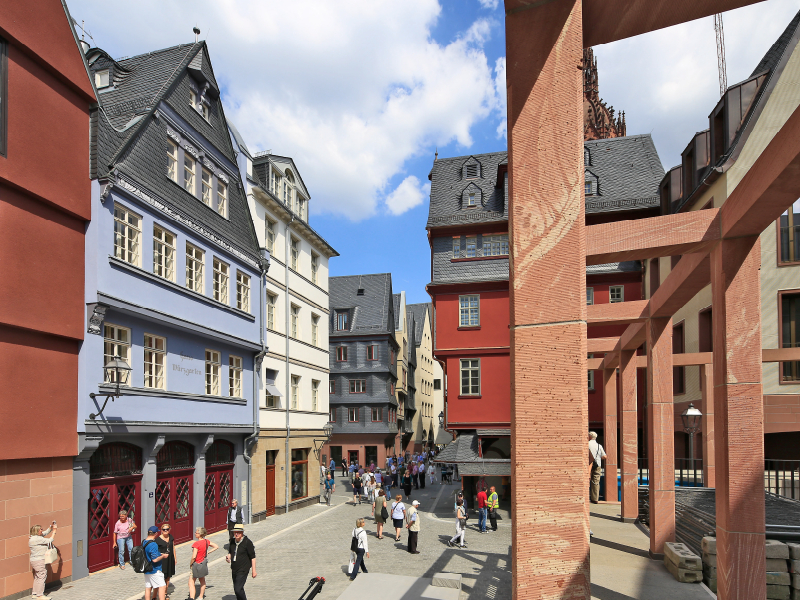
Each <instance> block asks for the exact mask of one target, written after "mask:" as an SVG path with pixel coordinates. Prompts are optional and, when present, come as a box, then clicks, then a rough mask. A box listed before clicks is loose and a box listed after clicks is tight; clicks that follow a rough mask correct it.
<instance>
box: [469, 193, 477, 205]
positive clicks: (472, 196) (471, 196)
mask: <svg viewBox="0 0 800 600" xmlns="http://www.w3.org/2000/svg"><path fill="white" fill-rule="evenodd" d="M467 206H469V207H473V208H474V207H475V206H477V204H476V203H475V192H470V193H469V196H467Z"/></svg>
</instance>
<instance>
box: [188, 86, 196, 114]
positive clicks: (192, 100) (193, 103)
mask: <svg viewBox="0 0 800 600" xmlns="http://www.w3.org/2000/svg"><path fill="white" fill-rule="evenodd" d="M189 106H191V107H192V108H195V109H196V108H197V92H195V91H194V90H193V89H191V88H189Z"/></svg>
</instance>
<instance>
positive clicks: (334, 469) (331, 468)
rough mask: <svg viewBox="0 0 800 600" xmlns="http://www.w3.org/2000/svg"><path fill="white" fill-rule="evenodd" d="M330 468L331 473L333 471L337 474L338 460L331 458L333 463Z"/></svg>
mask: <svg viewBox="0 0 800 600" xmlns="http://www.w3.org/2000/svg"><path fill="white" fill-rule="evenodd" d="M329 470H330V472H331V473H333V474H334V475H335V474H336V461H335V460H333V458H331V464H330V466H329Z"/></svg>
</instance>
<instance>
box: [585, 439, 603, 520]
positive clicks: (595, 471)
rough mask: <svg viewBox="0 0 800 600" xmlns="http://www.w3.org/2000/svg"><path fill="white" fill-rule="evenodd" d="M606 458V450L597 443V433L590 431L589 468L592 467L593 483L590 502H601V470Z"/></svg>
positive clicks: (590, 487) (590, 490)
mask: <svg viewBox="0 0 800 600" xmlns="http://www.w3.org/2000/svg"><path fill="white" fill-rule="evenodd" d="M605 458H606V451H605V450H603V447H602V446H601V445H600V444H598V443H597V433H595V432H594V431H590V432H589V468H590V469H591V483H590V484H589V502H591V503H592V504H597V503H598V502H600V470H601V469H602V468H603V460H605Z"/></svg>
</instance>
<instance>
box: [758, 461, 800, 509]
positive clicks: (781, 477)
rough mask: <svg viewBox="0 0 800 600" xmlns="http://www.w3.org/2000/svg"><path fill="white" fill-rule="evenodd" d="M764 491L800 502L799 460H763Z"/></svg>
mask: <svg viewBox="0 0 800 600" xmlns="http://www.w3.org/2000/svg"><path fill="white" fill-rule="evenodd" d="M764 489H765V490H767V491H768V492H772V493H773V494H775V495H776V496H783V497H784V498H791V499H792V500H800V460H774V459H769V458H768V459H766V460H764Z"/></svg>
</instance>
